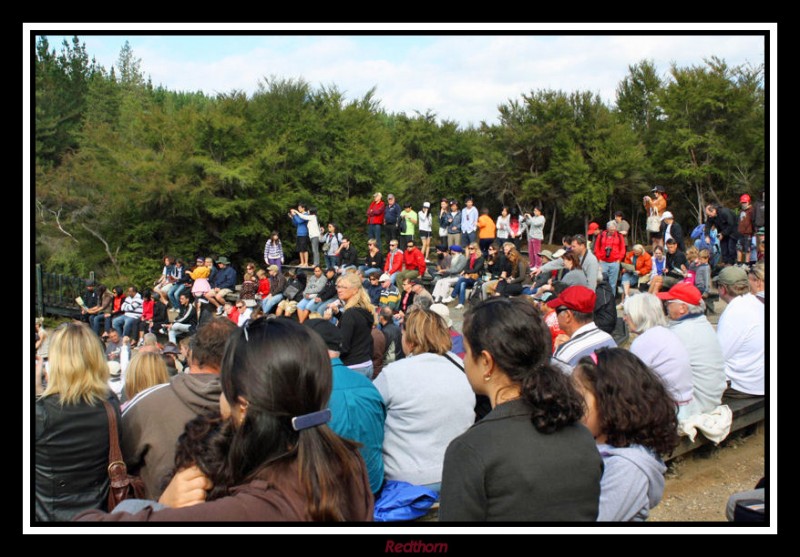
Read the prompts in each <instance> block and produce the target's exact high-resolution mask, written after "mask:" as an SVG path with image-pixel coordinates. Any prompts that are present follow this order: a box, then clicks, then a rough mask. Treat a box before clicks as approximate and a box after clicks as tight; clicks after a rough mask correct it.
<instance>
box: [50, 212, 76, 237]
mask: <svg viewBox="0 0 800 557" xmlns="http://www.w3.org/2000/svg"><path fill="white" fill-rule="evenodd" d="M62 209H63V207H59V208H58V212H55V211H53V210H52V209H48V211H49V212H50V213H52V214H53V216H54V217H56V226H58V229H59V230H60V231H61V232H62V233H63V234H64V235H66V236H69V237H70V238H72V241H73V242H75V243H76V244H78V243H80V242H78V240H77V239H75V236H73V235H72V234H70V233H69V232H67V231H66V230H64V227H63V226H61V211H62Z"/></svg>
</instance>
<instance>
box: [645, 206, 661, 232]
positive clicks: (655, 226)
mask: <svg viewBox="0 0 800 557" xmlns="http://www.w3.org/2000/svg"><path fill="white" fill-rule="evenodd" d="M647 231H648V232H653V233H655V232H661V220H660V219H659V218H658V211H656V210H655V209H654V208H652V207H650V216H649V217H647Z"/></svg>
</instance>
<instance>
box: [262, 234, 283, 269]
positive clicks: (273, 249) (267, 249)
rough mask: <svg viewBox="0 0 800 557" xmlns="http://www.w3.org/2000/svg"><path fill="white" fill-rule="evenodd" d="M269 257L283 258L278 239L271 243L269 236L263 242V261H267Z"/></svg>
mask: <svg viewBox="0 0 800 557" xmlns="http://www.w3.org/2000/svg"><path fill="white" fill-rule="evenodd" d="M270 259H283V244H281V241H280V240H278V241H277V242H276V243H274V244H273V243H272V239H271V238H270V239H269V240H267V243H266V244H264V262H265V263H269V262H270V261H269V260H270Z"/></svg>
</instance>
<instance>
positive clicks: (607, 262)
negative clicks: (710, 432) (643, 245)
mask: <svg viewBox="0 0 800 557" xmlns="http://www.w3.org/2000/svg"><path fill="white" fill-rule="evenodd" d="M594 254H595V256H596V257H597V259H598V260H599V261H600V269H601V271H602V273H603V274H604V275H605V274H608V284H609V286H611V292H612V296H615V295H616V293H617V279H618V278H619V267H620V262H621V261H622V260H623V259H625V238H624V236H622V234H620V233H619V232H618V231H617V221H616V220H610V221H608V223H607V224H606V230H605V232H601V233H600V234H599V235H598V236H597V239H596V240H595V242H594Z"/></svg>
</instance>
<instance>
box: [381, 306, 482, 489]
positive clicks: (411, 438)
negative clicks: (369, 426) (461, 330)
mask: <svg viewBox="0 0 800 557" xmlns="http://www.w3.org/2000/svg"><path fill="white" fill-rule="evenodd" d="M402 344H403V352H405V354H406V357H405V358H403V359H402V360H396V361H395V362H394V363H391V364H389V365H388V366H386V367H385V368H383V371H381V374H380V375H379V376H378V377H377V378H376V379H375V383H374V384H375V387H377V389H378V391H379V392H380V393H381V396H382V397H383V401H384V403H385V404H386V426H385V430H384V431H385V436H384V441H383V466H384V471H385V473H386V479H388V480H399V481H405V482H409V483H412V484H418V485H427V486H429V487H431V488H433V489H437V490H438V488H439V483H440V482H441V481H442V464H443V461H444V451H445V449H446V448H447V445H448V444H449V443H450V441H452V440H453V439H454V438H455V437H457V436H458V435H460V434H462V433H464V431H466V430H467V428H469V426H470V425H472V424H473V423H474V422H475V411H474V407H475V394H474V393H473V392H472V389H470V386H469V382H468V381H467V377H466V376H465V375H464V372H463V370H462V368H461V365H460V364H459V363H457V362H460V360H459V359H458V357H457V356H456V355H455V354H452V353H451V352H450V348H451V345H452V342H451V340H450V332H449V330H448V328H447V323H445V321H444V319H443V318H442V317H440V316H439V315H437V314H436V313H434V312H433V311H430V310H422V309H416V310H413V311H411V312H410V313H409V314H408V315H407V316H406V318H405V326H404V329H403V337H402Z"/></svg>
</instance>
